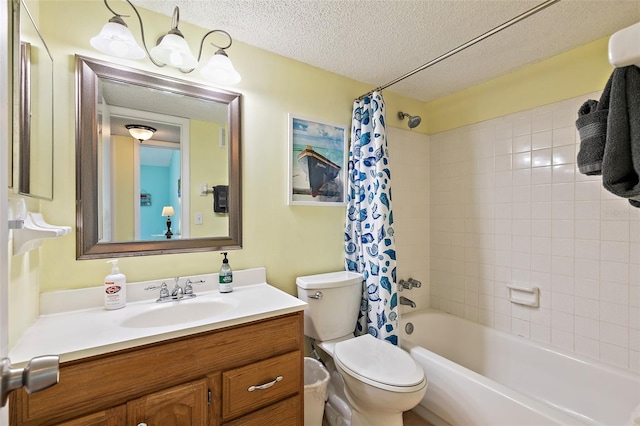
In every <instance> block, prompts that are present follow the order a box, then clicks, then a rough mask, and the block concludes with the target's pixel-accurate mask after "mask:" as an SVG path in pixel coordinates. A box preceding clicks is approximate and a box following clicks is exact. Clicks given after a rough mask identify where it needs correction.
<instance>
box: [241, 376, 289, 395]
mask: <svg viewBox="0 0 640 426" xmlns="http://www.w3.org/2000/svg"><path fill="white" fill-rule="evenodd" d="M281 380H282V376H278V377H276V378H275V379H273V380H272V381H270V382H268V383H265V384H263V385H257V386H249V388H248V389H247V390H248V391H249V392H253V391H254V390H264V389H269V388H270V387H271V386H273V385H275V384H276V383H278V382H279V381H281Z"/></svg>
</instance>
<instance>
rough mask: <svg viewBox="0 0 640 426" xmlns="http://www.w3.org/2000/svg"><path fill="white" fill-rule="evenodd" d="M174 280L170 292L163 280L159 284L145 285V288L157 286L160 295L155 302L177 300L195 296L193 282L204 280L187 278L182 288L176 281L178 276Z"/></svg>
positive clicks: (153, 288) (152, 288)
mask: <svg viewBox="0 0 640 426" xmlns="http://www.w3.org/2000/svg"><path fill="white" fill-rule="evenodd" d="M174 280H175V281H176V283H175V285H174V287H173V289H171V292H169V287H168V286H167V283H165V282H163V283H162V284H161V285H160V286H157V285H152V286H149V287H146V288H145V290H156V289H158V288H159V289H160V296H159V297H158V299H157V300H156V302H158V303H163V302H171V301H176V300H178V301H179V300H182V299H192V298H194V297H196V295H195V294H194V293H193V284H200V283H204V282H205V281H204V280H198V281H192V280H191V278H187V281H186V282H185V284H184V288H183V287H180V284H179V282H178V281H179V280H180V277H175V278H174Z"/></svg>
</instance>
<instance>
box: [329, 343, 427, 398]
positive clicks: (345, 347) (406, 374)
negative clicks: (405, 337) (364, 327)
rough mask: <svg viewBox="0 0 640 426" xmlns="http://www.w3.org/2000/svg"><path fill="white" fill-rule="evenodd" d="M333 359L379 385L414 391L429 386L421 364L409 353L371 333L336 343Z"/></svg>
mask: <svg viewBox="0 0 640 426" xmlns="http://www.w3.org/2000/svg"><path fill="white" fill-rule="evenodd" d="M333 359H334V361H335V363H336V364H337V365H338V366H339V367H340V368H341V369H342V370H343V371H344V372H345V373H346V374H349V375H350V376H352V377H354V378H356V379H357V380H360V381H361V382H364V383H366V384H368V385H371V386H374V387H376V388H380V389H385V390H389V391H392V392H415V391H417V390H420V389H422V388H423V387H425V386H426V382H427V380H426V377H425V374H424V371H423V370H422V367H420V366H419V365H418V364H417V363H416V362H415V361H414V359H413V358H411V356H410V355H409V354H408V353H406V352H405V351H403V350H402V349H400V348H399V347H397V346H394V345H392V344H390V343H388V342H385V341H383V340H379V339H376V338H375V337H373V336H371V335H369V334H365V335H363V336H359V337H356V338H353V339H349V340H345V341H342V342H338V343H336V345H335V352H334V356H333Z"/></svg>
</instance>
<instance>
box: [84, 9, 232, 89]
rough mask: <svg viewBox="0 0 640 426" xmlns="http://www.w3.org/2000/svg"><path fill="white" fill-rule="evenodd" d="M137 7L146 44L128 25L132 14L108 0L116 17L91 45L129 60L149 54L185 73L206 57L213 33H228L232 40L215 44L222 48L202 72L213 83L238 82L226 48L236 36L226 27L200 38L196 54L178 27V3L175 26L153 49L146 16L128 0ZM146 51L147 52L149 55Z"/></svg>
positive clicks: (227, 35)
mask: <svg viewBox="0 0 640 426" xmlns="http://www.w3.org/2000/svg"><path fill="white" fill-rule="evenodd" d="M125 1H126V2H127V3H129V5H130V6H131V7H132V8H133V11H134V12H135V14H136V16H137V17H138V21H139V22H140V35H141V38H142V46H143V47H140V45H139V44H138V43H137V42H136V41H135V39H134V36H133V34H132V33H131V30H129V28H128V27H127V24H126V23H125V22H124V20H123V19H122V18H123V17H125V18H126V17H128V15H120V14H119V13H116V12H115V11H114V10H113V9H112V8H111V7H109V4H108V3H107V0H104V4H105V6H106V7H107V9H109V11H110V12H111V13H113V15H114V16H113V17H112V18H111V19H109V22H107V23H106V24H105V25H104V27H102V31H100V33H99V34H98V35H97V36H95V37H93V38H92V39H91V41H90V43H91V45H92V46H93V47H94V48H96V49H97V50H99V51H101V52H102V53H106V54H107V55H111V56H116V57H119V58H126V59H142V58H144V57H145V56H149V59H150V60H151V62H152V63H153V64H154V65H155V66H157V67H164V66H165V65H169V66H172V67H175V68H178V69H179V70H180V71H181V72H183V73H190V72H192V71H193V70H194V69H195V68H196V67H197V66H198V63H199V62H200V58H201V57H202V48H203V46H204V40H205V39H206V38H207V36H209V34H213V33H219V34H223V35H225V36H226V37H227V38H228V39H229V43H227V44H226V45H224V46H218V45H217V44H215V43H211V44H212V45H213V46H215V47H217V48H218V50H217V51H216V52H215V53H214V55H213V56H212V57H211V59H210V60H209V61H208V63H207V64H206V66H204V67H203V68H202V70H201V71H200V73H201V75H202V76H203V77H204V78H206V79H207V80H210V81H212V82H213V83H219V84H227V85H230V84H236V83H238V82H240V78H241V77H240V74H239V73H238V71H236V69H235V68H234V67H233V64H232V63H231V60H230V59H229V57H228V56H227V53H226V52H225V50H226V49H228V48H229V47H231V43H232V42H233V39H232V38H231V35H230V34H229V33H228V32H226V31H224V30H211V31H209V32H207V33H206V34H205V35H204V36H203V37H202V40H200V50H199V52H198V57H197V58H196V57H194V55H193V54H192V53H191V49H189V45H188V44H187V41H186V40H185V38H184V36H183V35H182V32H181V31H180V30H179V29H178V24H179V21H180V9H179V8H178V6H176V7H175V8H174V9H173V16H172V18H171V29H170V30H169V32H168V33H167V34H165V35H163V36H162V37H160V38H159V39H158V43H157V45H156V46H155V47H153V48H152V49H151V51H149V49H147V43H146V41H145V37H144V25H143V23H142V17H141V16H140V13H138V10H137V9H136V7H135V6H134V5H133V3H131V2H130V1H129V0H125ZM145 53H146V54H145Z"/></svg>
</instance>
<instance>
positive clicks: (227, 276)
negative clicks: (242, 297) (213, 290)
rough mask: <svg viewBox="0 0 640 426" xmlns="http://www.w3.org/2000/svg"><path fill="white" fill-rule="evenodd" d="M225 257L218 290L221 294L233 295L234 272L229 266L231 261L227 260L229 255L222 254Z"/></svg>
mask: <svg viewBox="0 0 640 426" xmlns="http://www.w3.org/2000/svg"><path fill="white" fill-rule="evenodd" d="M220 254H222V255H224V260H223V261H222V266H221V267H220V274H219V278H220V281H219V284H218V290H219V291H220V293H231V292H232V291H233V272H232V271H231V266H229V260H228V259H227V253H226V252H225V253H220Z"/></svg>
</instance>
